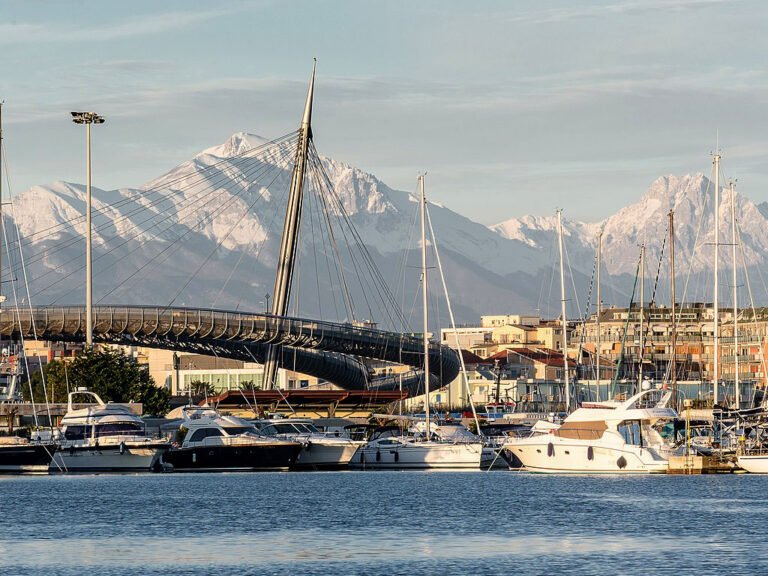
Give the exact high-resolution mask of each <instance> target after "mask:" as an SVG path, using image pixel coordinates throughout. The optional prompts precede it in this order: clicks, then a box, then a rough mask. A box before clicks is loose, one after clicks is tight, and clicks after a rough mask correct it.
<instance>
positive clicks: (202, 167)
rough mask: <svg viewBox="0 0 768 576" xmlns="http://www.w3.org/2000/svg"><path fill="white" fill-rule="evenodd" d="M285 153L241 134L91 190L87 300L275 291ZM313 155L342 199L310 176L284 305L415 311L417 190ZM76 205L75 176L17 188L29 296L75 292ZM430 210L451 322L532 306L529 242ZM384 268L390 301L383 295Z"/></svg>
mask: <svg viewBox="0 0 768 576" xmlns="http://www.w3.org/2000/svg"><path fill="white" fill-rule="evenodd" d="M291 150H292V149H291V148H290V146H287V145H286V146H283V147H277V146H267V141H266V140H264V139H263V138H260V137H258V136H254V135H251V134H244V133H238V134H235V135H233V136H232V137H231V138H230V139H229V140H228V141H227V142H225V143H223V144H222V145H220V146H216V147H213V148H209V149H207V150H204V151H203V152H201V153H200V154H198V155H197V156H195V157H194V158H192V159H191V160H189V161H187V162H184V163H182V164H181V165H179V166H177V167H176V168H174V169H172V170H171V171H169V172H168V173H166V174H164V175H162V176H160V177H159V178H157V179H155V180H153V181H151V182H148V183H147V184H145V185H144V186H143V187H142V188H140V189H129V188H125V189H119V190H101V189H98V188H93V190H92V194H93V210H94V218H93V221H94V258H95V261H94V285H95V286H94V300H95V302H96V303H101V304H108V303H147V304H159V305H168V304H174V305H186V306H190V307H192V306H199V307H219V308H238V309H241V310H262V309H264V308H265V307H266V306H267V302H268V301H269V298H268V295H271V292H272V289H273V283H274V275H275V268H276V261H277V253H278V249H279V244H280V234H281V229H282V221H283V217H284V214H285V204H286V197H287V190H288V188H289V181H290V175H291V167H292V161H293V152H292V151H291ZM322 165H323V167H324V170H325V173H326V174H327V176H328V179H329V181H330V182H331V184H332V188H333V190H334V192H335V195H336V198H337V199H338V204H335V202H336V200H335V199H334V198H332V197H331V195H329V194H328V193H327V192H326V193H325V200H321V199H320V197H319V196H318V194H316V193H315V191H316V190H317V189H319V188H321V187H323V186H321V185H320V184H318V182H319V181H321V180H322V178H321V176H318V174H317V173H315V174H313V175H312V176H311V177H308V178H307V188H306V190H307V192H306V194H305V200H304V216H303V220H302V232H301V247H300V248H301V255H300V257H299V271H297V272H296V274H295V276H294V280H295V288H294V291H293V294H292V302H293V305H292V307H291V313H294V314H303V315H305V316H309V317H322V318H324V319H329V320H349V319H351V317H352V316H354V318H355V319H358V320H360V319H369V318H373V319H374V320H376V321H379V322H382V324H383V325H385V326H387V327H396V323H394V322H392V321H391V320H392V317H393V316H394V312H393V310H392V308H394V307H395V305H394V304H393V301H395V302H396V306H397V307H399V308H401V309H402V310H403V313H404V315H405V316H406V317H407V318H409V319H410V318H411V317H413V319H414V320H415V319H416V318H418V317H419V316H418V314H414V313H413V301H414V294H416V290H417V287H418V282H419V272H418V269H417V267H418V263H419V260H418V257H417V256H418V254H417V250H418V236H419V234H418V230H417V228H416V224H417V222H416V219H415V216H416V213H417V208H418V203H417V201H416V199H415V198H414V197H413V195H412V194H410V193H408V192H402V191H398V190H393V189H391V188H389V187H388V186H386V185H385V184H384V183H383V182H381V181H380V180H378V179H377V178H375V177H374V176H373V175H371V174H367V173H365V172H362V171H360V170H358V169H356V168H353V167H351V166H348V165H346V164H343V163H341V162H338V161H335V160H332V159H329V158H323V159H322ZM323 202H325V203H326V209H325V211H324V210H323ZM339 206H343V212H344V213H345V214H346V216H343V215H342V210H341V209H340V207H339ZM84 210H85V190H84V186H82V185H79V184H70V183H64V182H56V183H54V184H51V185H47V186H35V187H33V188H31V189H29V190H27V191H25V192H23V193H22V194H20V195H19V196H18V197H17V198H16V200H15V222H16V224H17V226H18V229H19V232H20V234H21V236H22V238H23V239H24V243H23V245H24V254H25V257H26V261H27V264H28V270H29V274H28V275H29V277H30V284H31V287H32V290H31V292H32V298H33V301H34V302H36V303H40V304H44V303H78V302H82V301H83V296H82V294H81V292H83V290H82V284H83V275H84V272H83V267H84V234H85V222H84V219H83V217H82V216H81V215H82V214H83V213H84ZM430 214H431V219H432V222H433V225H434V228H435V233H436V236H437V239H438V243H439V244H440V246H439V247H440V251H441V257H442V260H443V265H444V267H445V272H446V276H447V280H448V282H449V285H450V286H449V287H450V290H451V293H452V297H453V301H454V302H453V303H454V307H455V313H456V315H457V318H458V319H459V321H472V320H475V319H476V318H477V316H478V315H479V314H481V313H488V312H489V311H506V310H522V309H525V310H528V309H529V308H530V307H531V306H532V305H533V304H532V303H534V302H537V300H538V299H539V286H540V285H541V284H542V282H543V281H542V280H541V279H540V278H537V276H538V275H539V272H540V263H539V259H540V255H539V251H538V250H537V249H536V248H535V247H531V246H528V245H526V244H524V243H521V242H518V241H516V240H510V239H507V238H504V237H502V236H500V235H499V234H496V233H495V232H494V231H492V230H489V229H488V228H487V227H486V226H483V225H481V224H478V223H476V222H472V221H471V220H469V219H467V218H465V217H463V216H461V215H460V214H457V213H455V212H453V211H451V210H449V209H447V208H445V207H442V206H439V205H437V204H430ZM329 221H330V222H331V229H332V230H333V235H330V234H329V233H328V231H327V229H328V226H327V222H329ZM347 222H351V224H352V226H353V227H354V230H355V231H356V232H353V231H352V228H350V226H349V224H348V223H347ZM356 234H357V235H358V237H359V242H361V243H362V244H363V245H364V246H365V249H366V251H367V252H368V254H369V255H370V258H371V260H372V261H373V262H374V263H375V266H376V268H377V269H378V270H379V272H380V278H376V276H377V274H376V273H372V272H371V271H370V270H371V268H372V267H371V265H370V264H371V263H370V262H368V260H367V258H368V256H367V255H366V254H364V253H363V252H362V251H361V250H360V249H359V247H358V246H357V242H356V241H355V238H354V237H355V235H356ZM337 260H338V261H341V262H342V266H340V267H339V266H337V265H336V264H335V262H336V261H337ZM382 278H383V280H384V282H386V283H387V285H388V290H389V291H391V293H392V295H393V297H392V298H387V297H386V295H384V293H385V289H384V288H383V287H382V286H381V285H379V284H380V282H379V281H380V280H381V279H382ZM433 280H434V281H433V282H431V283H430V288H431V290H432V291H433V293H434V294H435V295H436V296H437V297H438V298H440V296H439V294H441V293H442V289H438V288H439V281H438V280H437V276H434V277H433ZM350 303H351V307H352V308H353V310H354V311H355V312H354V314H351V313H350V312H349V310H348V309H349V307H350ZM442 314H443V316H442V318H439V319H438V318H435V322H441V323H442V322H443V321H445V320H446V319H447V312H446V311H445V309H444V308H443V311H442Z"/></svg>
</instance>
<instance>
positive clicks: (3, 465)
mask: <svg viewBox="0 0 768 576" xmlns="http://www.w3.org/2000/svg"><path fill="white" fill-rule="evenodd" d="M54 452H56V445H55V444H19V445H15V444H11V445H0V474H47V473H48V466H49V465H50V463H51V459H52V458H53V454H54Z"/></svg>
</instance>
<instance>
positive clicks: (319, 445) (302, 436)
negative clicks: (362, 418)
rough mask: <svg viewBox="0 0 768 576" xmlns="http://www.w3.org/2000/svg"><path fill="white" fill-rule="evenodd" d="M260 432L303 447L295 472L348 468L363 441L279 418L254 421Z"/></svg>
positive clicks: (300, 421)
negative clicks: (298, 470)
mask: <svg viewBox="0 0 768 576" xmlns="http://www.w3.org/2000/svg"><path fill="white" fill-rule="evenodd" d="M252 422H253V424H254V425H255V426H256V427H257V428H258V429H259V432H260V433H261V434H263V435H265V436H269V437H272V438H280V439H282V440H290V441H291V442H298V443H299V444H301V446H302V448H301V452H299V455H298V457H297V458H296V461H295V462H294V464H293V465H292V466H291V468H292V469H300V470H338V469H343V468H347V467H348V465H349V462H350V460H352V457H353V456H354V455H355V452H357V449H358V448H360V447H361V446H363V445H365V442H364V441H360V440H352V439H350V438H345V437H342V436H341V435H340V434H334V433H327V432H321V431H320V430H318V429H317V428H316V427H315V425H314V424H313V422H312V420H310V419H303V418H302V419H300V418H280V419H270V420H253V421H252Z"/></svg>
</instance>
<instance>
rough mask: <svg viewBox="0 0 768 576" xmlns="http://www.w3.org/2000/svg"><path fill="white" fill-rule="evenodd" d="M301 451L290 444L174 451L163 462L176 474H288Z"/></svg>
mask: <svg viewBox="0 0 768 576" xmlns="http://www.w3.org/2000/svg"><path fill="white" fill-rule="evenodd" d="M300 450H301V445H300V444H289V443H285V444H254V445H237V446H204V447H194V448H191V447H190V448H172V449H171V450H169V451H168V452H166V453H165V454H163V458H162V462H163V465H164V466H166V467H168V468H170V470H172V471H174V472H215V471H232V472H234V471H255V470H264V471H267V470H288V469H289V468H290V467H291V466H292V465H293V464H294V462H296V459H297V456H298V454H299V451H300Z"/></svg>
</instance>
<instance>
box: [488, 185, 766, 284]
mask: <svg viewBox="0 0 768 576" xmlns="http://www.w3.org/2000/svg"><path fill="white" fill-rule="evenodd" d="M735 201H736V204H735V214H736V219H737V221H738V229H739V232H740V236H741V244H740V246H739V253H738V254H737V263H738V267H739V269H742V270H743V261H742V250H743V259H744V261H746V264H747V267H748V268H749V269H751V270H753V271H756V268H757V267H765V265H766V264H768V203H763V204H760V205H756V204H755V203H753V202H752V201H750V200H749V199H748V198H747V197H746V196H744V195H743V194H740V193H739V192H738V191H736V192H735ZM713 206H714V184H713V183H712V182H711V181H710V180H709V179H708V178H707V177H705V176H704V175H703V174H688V175H686V176H683V177H678V176H673V175H669V176H663V177H660V178H658V179H657V180H656V181H654V182H653V183H652V184H651V186H650V187H649V188H648V189H647V190H646V192H645V193H644V194H643V195H642V197H641V198H640V200H639V201H638V202H636V203H634V204H631V205H629V206H626V207H625V208H622V209H621V210H619V211H618V212H616V213H615V214H613V215H612V216H610V217H608V218H606V219H605V220H602V221H600V222H595V223H585V222H574V221H568V220H564V225H563V227H564V236H565V238H566V240H565V242H566V244H567V246H568V250H569V251H570V252H571V258H572V259H575V260H577V261H578V262H579V263H580V264H581V265H582V266H586V265H587V263H588V262H591V261H592V260H593V259H594V253H595V248H596V246H597V240H598V236H599V234H600V231H601V230H602V231H603V243H602V261H603V266H604V268H603V270H605V271H607V272H608V274H609V275H610V276H613V277H614V282H615V283H617V285H619V286H622V287H623V288H624V289H625V290H626V289H627V288H628V286H629V284H628V282H627V279H626V278H624V279H623V280H619V279H620V278H622V277H624V276H631V277H632V278H633V277H634V274H635V271H636V269H637V265H638V259H639V253H640V248H639V247H640V245H645V247H646V265H645V266H646V274H647V275H655V274H656V271H657V268H658V266H659V265H658V261H659V258H660V256H661V251H662V247H663V250H664V258H665V259H666V258H667V257H668V254H669V243H668V230H669V229H668V225H669V218H668V215H669V212H670V210H673V211H674V224H675V257H676V263H677V275H678V276H679V278H681V279H684V278H685V277H686V276H689V275H690V276H691V278H695V279H696V280H697V281H699V280H701V279H702V278H705V277H706V274H708V273H710V272H711V270H712V269H713V266H714V242H715V217H714V210H713ZM731 212H732V209H731V193H730V191H729V189H728V188H727V187H725V188H723V187H721V190H720V209H719V216H720V237H719V243H720V244H721V246H720V265H721V269H722V270H723V271H724V272H727V273H728V274H730V269H731V263H732V256H731V245H732V241H731V229H732V228H731V226H732V222H733V218H732V216H731ZM556 226H557V221H556V217H554V216H547V217H534V216H524V217H521V218H512V219H510V220H506V221H504V222H502V223H500V224H496V225H494V226H491V227H490V228H491V229H492V230H494V231H496V232H497V233H499V234H501V235H503V236H505V237H506V238H510V239H515V240H518V241H519V242H522V243H525V244H527V245H529V246H532V247H539V248H542V247H544V246H546V245H547V244H548V243H549V244H551V243H553V242H554V241H555V239H556V233H557V230H556ZM667 266H668V264H667V262H666V260H665V261H663V263H662V265H661V267H660V269H659V276H660V277H661V278H668V268H667ZM742 273H743V272H739V274H742ZM708 282H709V287H707V289H706V290H711V282H713V281H709V280H708ZM721 282H723V283H725V282H726V281H725V280H724V279H722V280H721ZM689 283H690V280H689ZM727 286H728V287H730V283H728V284H727ZM666 290H667V289H666V284H665V285H663V286H660V289H659V292H660V293H661V294H662V295H666V294H667V292H666ZM706 290H704V289H702V287H700V286H695V285H692V286H691V289H690V291H689V292H688V294H687V297H688V298H689V299H690V298H701V299H708V298H709V299H711V295H709V294H708V293H707V291H706Z"/></svg>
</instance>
